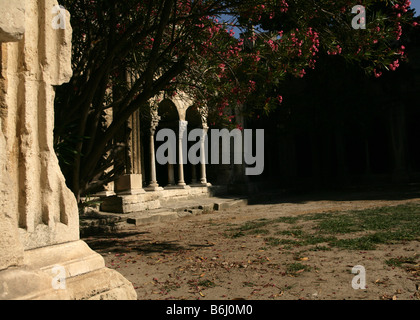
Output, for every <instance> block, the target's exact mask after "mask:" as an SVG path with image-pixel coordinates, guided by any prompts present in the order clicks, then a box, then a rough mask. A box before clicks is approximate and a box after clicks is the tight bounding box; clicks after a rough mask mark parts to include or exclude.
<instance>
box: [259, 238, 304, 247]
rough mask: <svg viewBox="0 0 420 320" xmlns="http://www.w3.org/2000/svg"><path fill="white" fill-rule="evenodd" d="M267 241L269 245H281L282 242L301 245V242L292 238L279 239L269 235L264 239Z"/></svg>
mask: <svg viewBox="0 0 420 320" xmlns="http://www.w3.org/2000/svg"><path fill="white" fill-rule="evenodd" d="M264 241H265V243H266V244H267V245H269V246H273V247H274V246H279V245H282V244H289V245H299V244H300V243H299V242H298V241H296V240H292V239H279V238H274V237H268V238H265V239H264Z"/></svg>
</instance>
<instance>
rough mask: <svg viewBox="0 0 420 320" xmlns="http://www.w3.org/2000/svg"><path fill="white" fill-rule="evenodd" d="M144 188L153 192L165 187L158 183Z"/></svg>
mask: <svg viewBox="0 0 420 320" xmlns="http://www.w3.org/2000/svg"><path fill="white" fill-rule="evenodd" d="M144 190H145V191H147V192H153V191H162V190H163V188H162V187H159V185H156V186H153V185H150V186H148V187H147V188H144Z"/></svg>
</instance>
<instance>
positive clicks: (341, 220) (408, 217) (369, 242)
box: [225, 204, 420, 250]
mask: <svg viewBox="0 0 420 320" xmlns="http://www.w3.org/2000/svg"><path fill="white" fill-rule="evenodd" d="M299 221H301V222H305V224H304V227H305V228H307V224H308V223H309V224H310V226H309V228H308V229H305V231H304V230H303V227H302V226H301V225H295V226H293V228H289V229H286V230H284V228H282V229H280V230H277V231H276V228H280V226H278V225H276V224H278V223H287V224H290V225H292V224H296V223H298V222H299ZM269 233H273V234H275V235H278V236H279V237H266V238H264V241H265V244H266V245H267V246H278V245H285V246H288V247H289V248H291V247H292V246H296V245H298V246H305V245H318V244H321V243H324V244H328V245H329V246H332V247H337V248H341V249H348V250H373V249H375V248H376V246H377V245H378V244H390V243H391V244H392V243H396V242H401V241H412V240H416V239H420V204H405V205H399V206H392V207H380V208H372V209H364V210H353V211H346V212H326V213H318V214H308V215H305V216H299V217H278V218H275V219H259V220H254V221H248V222H246V223H244V224H241V225H236V226H235V228H232V229H229V230H227V232H226V233H225V235H226V236H227V237H229V238H232V239H235V238H239V237H244V236H247V235H255V234H257V235H259V234H261V235H268V234H269ZM356 233H358V234H356ZM344 235H345V237H343V236H344ZM282 236H283V237H282ZM291 237H293V239H292V238H291ZM313 250H331V248H328V247H325V246H324V247H322V246H319V247H316V248H313Z"/></svg>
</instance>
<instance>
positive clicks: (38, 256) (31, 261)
mask: <svg viewBox="0 0 420 320" xmlns="http://www.w3.org/2000/svg"><path fill="white" fill-rule="evenodd" d="M0 287H1V289H0V299H5V300H99V299H100V300H132V299H136V297H137V295H136V292H135V290H134V288H133V285H132V284H131V283H130V282H129V281H128V280H127V279H125V278H124V277H123V276H122V275H121V274H119V273H118V272H116V271H115V270H112V269H109V268H106V267H105V262H104V259H103V258H102V256H101V255H100V254H98V253H96V252H94V251H93V250H91V249H90V248H89V246H88V245H87V244H86V243H85V242H83V241H80V240H79V241H73V242H69V243H65V244H59V245H55V246H48V247H44V248H39V249H34V250H28V251H26V252H25V255H24V264H23V265H22V266H21V267H11V268H8V269H6V270H3V271H0Z"/></svg>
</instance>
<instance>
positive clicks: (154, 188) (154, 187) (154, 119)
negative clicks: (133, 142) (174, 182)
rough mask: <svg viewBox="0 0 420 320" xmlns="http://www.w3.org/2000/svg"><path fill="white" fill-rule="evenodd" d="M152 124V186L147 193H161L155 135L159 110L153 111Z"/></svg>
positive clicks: (147, 189)
mask: <svg viewBox="0 0 420 320" xmlns="http://www.w3.org/2000/svg"><path fill="white" fill-rule="evenodd" d="M151 115H152V122H151V124H150V184H149V186H148V187H147V188H145V190H146V191H159V190H163V188H162V187H159V184H158V182H157V178H156V151H155V133H156V128H157V127H158V125H159V121H160V116H159V115H158V112H157V109H156V110H152V111H151Z"/></svg>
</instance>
